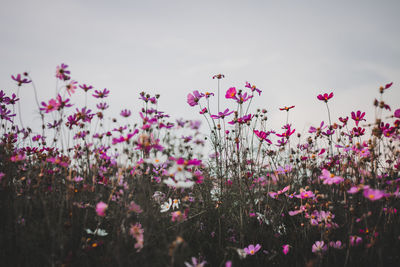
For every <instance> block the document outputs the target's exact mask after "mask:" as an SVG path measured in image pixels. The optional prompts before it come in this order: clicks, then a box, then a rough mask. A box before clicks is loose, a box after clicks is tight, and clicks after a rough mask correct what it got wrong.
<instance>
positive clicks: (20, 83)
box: [11, 73, 32, 86]
mask: <svg viewBox="0 0 400 267" xmlns="http://www.w3.org/2000/svg"><path fill="white" fill-rule="evenodd" d="M24 75H25V73H24ZM26 75H28V73H26ZM11 78H12V79H13V80H14V81H16V82H17V83H18V86H21V85H22V84H24V83H30V82H32V81H30V80H28V79H27V78H24V79H23V78H21V74H18V75H16V76H14V75H11Z"/></svg>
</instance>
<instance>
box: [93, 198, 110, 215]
mask: <svg viewBox="0 0 400 267" xmlns="http://www.w3.org/2000/svg"><path fill="white" fill-rule="evenodd" d="M107 208H108V205H107V204H106V203H104V202H103V201H100V202H99V203H97V205H96V213H97V215H99V216H101V217H104V216H106V213H105V212H106V209H107Z"/></svg>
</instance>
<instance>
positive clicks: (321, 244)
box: [311, 241, 328, 253]
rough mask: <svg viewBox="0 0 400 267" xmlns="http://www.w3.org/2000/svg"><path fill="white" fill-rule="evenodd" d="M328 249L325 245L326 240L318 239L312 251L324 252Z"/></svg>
mask: <svg viewBox="0 0 400 267" xmlns="http://www.w3.org/2000/svg"><path fill="white" fill-rule="evenodd" d="M327 249H328V247H327V246H326V245H325V243H324V241H316V242H315V244H314V245H312V249H311V250H312V252H313V253H323V252H325V251H326V250H327Z"/></svg>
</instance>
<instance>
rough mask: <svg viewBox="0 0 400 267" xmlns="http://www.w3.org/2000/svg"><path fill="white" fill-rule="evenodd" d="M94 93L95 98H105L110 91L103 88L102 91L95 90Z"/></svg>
mask: <svg viewBox="0 0 400 267" xmlns="http://www.w3.org/2000/svg"><path fill="white" fill-rule="evenodd" d="M94 92H95V94H93V96H94V97H95V98H106V97H107V96H108V94H109V93H110V91H109V90H107V88H104V89H103V91H100V90H95V91H94Z"/></svg>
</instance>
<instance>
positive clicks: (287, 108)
mask: <svg viewBox="0 0 400 267" xmlns="http://www.w3.org/2000/svg"><path fill="white" fill-rule="evenodd" d="M294 107H295V106H290V107H287V106H284V107H283V108H279V110H282V111H283V110H286V111H289V110H290V109H292V108H294Z"/></svg>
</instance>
